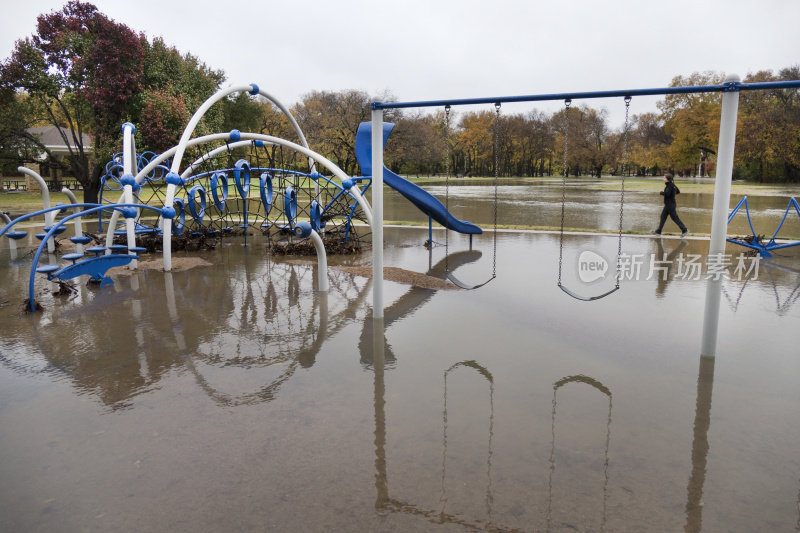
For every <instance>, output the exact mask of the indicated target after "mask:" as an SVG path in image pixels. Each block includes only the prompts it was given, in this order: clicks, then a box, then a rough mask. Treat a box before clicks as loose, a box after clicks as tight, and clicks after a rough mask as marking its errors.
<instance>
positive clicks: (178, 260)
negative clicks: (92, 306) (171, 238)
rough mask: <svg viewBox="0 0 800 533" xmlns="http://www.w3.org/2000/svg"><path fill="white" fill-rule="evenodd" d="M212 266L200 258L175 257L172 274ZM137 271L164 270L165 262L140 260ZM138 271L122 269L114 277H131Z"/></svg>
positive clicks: (160, 259) (115, 272)
mask: <svg viewBox="0 0 800 533" xmlns="http://www.w3.org/2000/svg"><path fill="white" fill-rule="evenodd" d="M207 266H212V265H211V263H209V262H208V261H206V260H205V259H202V258H200V257H173V258H172V272H184V271H186V270H190V269H192V268H197V267H207ZM137 270H164V260H163V259H162V258H160V257H159V258H158V259H145V260H139V265H138V267H137ZM134 272H136V270H129V269H128V268H120V269H117V270H116V271H114V276H129V275H131V274H132V273H134Z"/></svg>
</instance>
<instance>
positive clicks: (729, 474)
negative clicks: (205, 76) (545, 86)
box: [0, 195, 800, 532]
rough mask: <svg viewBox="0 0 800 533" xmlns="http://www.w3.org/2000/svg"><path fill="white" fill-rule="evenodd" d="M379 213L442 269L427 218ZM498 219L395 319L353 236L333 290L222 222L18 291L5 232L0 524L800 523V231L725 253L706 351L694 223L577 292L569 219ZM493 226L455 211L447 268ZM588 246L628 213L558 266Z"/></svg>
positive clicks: (627, 241)
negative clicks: (88, 273)
mask: <svg viewBox="0 0 800 533" xmlns="http://www.w3.org/2000/svg"><path fill="white" fill-rule="evenodd" d="M681 199H682V200H684V201H683V203H679V205H680V208H679V209H680V213H681V215H682V216H684V214H686V216H685V218H684V220H687V219H688V220H687V225H689V226H690V228H691V227H692V226H693V225H695V226H697V227H698V228H699V226H700V224H699V223H693V222H691V220H692V219H691V216H692V215H691V209H692V208H691V202H687V201H686V200H685V199H684V198H681ZM457 201H458V199H457ZM609 201H610V202H613V201H612V200H609ZM781 202H782V203H783V204H784V207H785V201H782V200H781ZM781 202H778V204H780V203H781ZM634 203H635V202H634ZM390 205H391V200H390V198H389V196H388V195H387V210H386V215H385V216H386V219H387V220H389V219H392V218H395V217H394V216H393V215H391V214H390V208H389V206H390ZM776 205H777V204H776ZM655 208H656V210H657V209H658V206H657V205H656V207H655ZM776 209H781V210H782V208H781V207H780V206H778V207H776ZM636 211H637V209H636V207H635V206H634V207H633V208H632V210H631V212H632V213H633V214H632V219H633V220H634V222H632V223H633V224H638V223H637V222H635V220H636ZM656 215H657V211H656ZM577 216H579V217H580V216H582V215H580V214H578V215H577ZM464 218H467V219H469V218H470V217H469V216H468V215H464ZM552 220H553V219H552V217H550V218H548V219H547V221H546V222H545V224H551V225H552ZM626 220H628V219H627V212H626ZM648 220H649V219H648ZM477 222H484V223H485V221H481V220H480V219H478V220H477ZM501 223H502V220H501ZM570 225H571V224H570ZM576 225H578V224H576ZM706 225H707V222H706ZM770 227H772V226H770ZM766 231H768V230H766V229H765V232H766ZM434 238H435V240H437V241H442V240H444V233H443V231H442V230H435V233H434ZM385 239H386V255H385V264H386V266H395V267H402V268H404V269H408V270H412V271H415V272H421V273H426V272H427V273H429V274H431V275H432V276H435V277H441V276H443V273H444V261H445V248H444V247H443V246H435V247H434V248H433V249H432V250H430V251H429V250H428V249H426V248H425V247H423V246H422V243H423V242H424V241H425V240H426V239H427V230H425V229H414V228H397V229H392V228H387V229H386V233H385ZM497 239H498V240H497V278H496V279H494V280H493V281H491V282H490V283H488V284H487V285H485V286H484V287H482V288H480V289H478V290H474V291H465V290H441V291H434V290H431V289H424V288H418V287H413V286H409V285H404V284H400V283H393V282H388V281H387V282H386V284H385V285H386V289H385V290H386V294H385V299H386V311H385V318H384V321H383V325H384V330H385V331H384V332H383V333H382V332H381V331H380V327H379V324H380V323H379V322H378V323H377V324H378V326H377V327H376V326H375V325H376V322H375V321H374V320H373V318H372V315H371V300H370V288H371V280H369V279H367V278H363V277H358V276H356V275H354V274H351V273H348V272H346V271H343V270H341V269H337V268H336V265H337V263H343V264H346V265H369V264H370V257H369V254H368V253H365V254H363V255H361V256H355V257H348V258H345V259H342V258H335V257H331V258H329V259H330V261H329V262H330V264H331V270H330V273H329V278H330V285H331V286H330V291H329V293H328V294H327V295H321V294H320V293H319V292H317V291H316V290H315V288H316V283H317V282H316V268H317V267H316V264H315V263H314V261H303V260H298V259H285V258H283V259H281V258H276V257H270V256H269V255H268V254H266V252H265V245H264V244H263V243H261V242H259V240H258V239H257V238H255V239H251V240H250V241H249V243H248V246H247V247H244V246H242V241H241V240H237V239H229V240H225V241H223V242H222V243H221V244H220V245H219V246H218V247H217V248H216V249H214V250H209V251H203V252H195V253H192V254H191V255H192V256H193V257H199V258H201V259H203V260H204V261H205V262H206V263H207V265H205V266H197V267H195V268H189V269H186V270H181V269H180V268H177V267H176V269H175V271H173V272H167V273H165V272H162V271H158V270H140V271H136V272H133V273H125V272H112V277H113V278H114V279H115V283H114V285H112V286H107V287H102V288H87V287H85V286H84V285H82V284H79V285H78V289H79V291H78V292H77V293H76V294H72V295H68V296H55V295H53V294H52V293H40V296H39V299H40V301H41V303H42V305H43V306H44V308H45V309H44V311H43V312H41V313H36V314H23V313H21V311H20V309H21V302H22V300H23V299H24V298H25V296H26V289H27V287H26V280H27V276H28V272H29V268H30V258H29V257H26V256H25V254H24V253H22V252H23V251H24V250H20V254H19V257H18V258H17V259H16V260H11V259H10V256H9V253H10V252H9V250H8V249H7V248H4V249H2V250H0V275H2V279H3V282H2V285H0V300H1V301H2V306H1V307H0V317H2V325H1V326H0V328H2V335H0V450H2V452H0V454H2V455H1V456H2V460H1V461H0V477H2V479H3V480H4V483H3V484H2V487H0V529H2V530H3V531H56V530H58V531H110V530H129V531H134V530H135V531H143V532H145V531H165V530H170V531H264V530H272V531H291V530H306V531H311V530H313V531H320V530H331V531H333V530H344V531H404V532H405V531H431V530H443V531H472V530H490V531H603V530H605V531H677V530H681V529H685V530H687V531H701V530H705V531H758V530H761V531H764V530H769V531H795V530H800V511H799V510H798V505H799V504H800V458H799V457H798V455H797V445H796V443H797V442H798V440H799V439H800V409H798V407H800V392H798V387H797V376H798V375H800V359H798V357H797V353H798V350H797V333H796V332H797V330H798V328H799V327H800V307H798V305H800V304H798V300H800V253H798V251H797V248H793V249H789V250H786V251H782V253H780V254H776V256H775V257H774V258H772V259H770V260H769V261H766V260H765V261H762V262H761V263H760V265H759V267H758V270H757V277H755V278H754V277H753V275H752V273H751V274H750V275H749V276H748V277H747V278H746V279H737V277H736V276H734V275H733V271H732V270H731V271H729V274H730V278H731V279H724V280H723V281H722V306H721V312H720V322H719V342H718V349H717V356H716V358H709V357H701V355H700V338H701V328H702V322H703V306H704V299H705V294H706V285H707V282H706V280H705V279H686V278H681V276H680V275H679V272H680V267H679V262H680V258H681V257H687V256H692V255H699V256H702V257H703V258H705V254H706V253H707V249H708V241H707V240H702V239H689V240H680V239H672V238H663V239H653V238H649V237H638V236H631V237H625V238H623V241H622V245H623V252H624V253H625V254H626V256H641V257H642V258H644V260H645V262H644V266H643V270H642V272H643V273H642V275H641V276H635V277H634V276H632V277H631V278H632V279H623V280H622V282H621V288H620V290H619V291H618V292H616V293H614V294H613V295H611V296H609V297H607V298H604V299H602V300H599V301H595V302H581V301H577V300H574V299H572V298H569V297H568V296H567V295H565V294H564V293H563V292H562V291H560V290H559V289H558V287H557V285H556V280H557V271H558V257H559V236H558V234H557V233H549V234H548V233H524V232H501V233H498V236H497ZM492 245H493V242H492V233H491V231H489V232H486V233H484V234H483V235H481V236H478V237H476V238H475V239H474V244H473V247H472V250H470V249H469V244H468V241H467V239H466V237H463V236H457V237H456V236H454V235H453V234H451V235H450V240H449V247H448V251H449V252H450V256H449V258H448V259H447V262H448V263H449V267H450V269H453V270H454V271H455V272H456V273H457V275H458V276H459V278H460V279H464V280H469V281H472V282H477V281H483V280H485V278H487V277H488V276H489V275H490V274H491V270H492V258H493V253H492ZM585 250H591V251H594V252H596V253H597V254H599V255H600V256H602V257H604V258H605V259H607V260H608V262H609V263H610V264H611V268H612V270H613V264H614V262H615V256H616V252H617V238H616V236H604V235H568V236H565V241H564V264H565V265H567V267H566V271H565V283H570V284H571V286H573V287H575V286H577V285H578V284H579V283H581V282H580V280H578V279H577V277H576V276H575V261H576V258H577V257H578V254H579V253H581V252H582V251H585ZM742 250H743V249H742ZM728 251H729V253H737V254H738V253H739V251H740V250H739V249H738V248H736V247H733V246H732V245H729V247H728ZM186 255H187V254H185V253H183V254H175V255H174V258H175V260H176V265H179V264H180V261H179V260H180V259H181V258H182V257H185V256H186ZM653 257H656V258H659V259H661V260H662V261H666V263H661V264H660V266H664V267H665V268H664V269H662V270H657V271H656V272H655V276H648V275H647V274H648V266H647V261H649V260H651V258H653ZM312 259H313V258H312ZM703 277H704V276H703ZM701 278H702V277H701ZM604 282H605V281H600V282H598V284H599V285H602V283H604ZM45 286H46V283H45V282H43V284H42V285H41V288H43V287H45ZM587 287H588V288H587V290H591V291H600V290H601V289H602V287H601V286H598V285H589V286H587ZM41 288H40V289H41Z"/></svg>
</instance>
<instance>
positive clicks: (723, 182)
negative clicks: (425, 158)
mask: <svg viewBox="0 0 800 533" xmlns="http://www.w3.org/2000/svg"><path fill="white" fill-rule="evenodd" d="M798 88H800V80H788V81H770V82H756V83H742V82H741V81H740V78H739V77H738V76H736V75H733V74H732V75H729V76H728V77H727V78H726V80H725V81H724V82H723V83H720V84H717V85H696V86H686V87H663V88H652V89H633V90H611V91H591V92H575V93H560V94H538V95H523V96H505V97H486V98H461V99H450V100H422V101H413V102H373V103H372V104H371V109H372V123H373V124H374V125H376V126H375V127H377V125H379V124H381V122H382V120H383V112H384V110H386V109H407V108H422V107H443V108H444V109H445V115H446V117H447V119H448V128H446V132H447V134H449V111H450V108H451V107H452V106H456V105H483V104H494V105H495V108H496V109H497V112H498V116H499V109H500V105H502V104H503V103H512V102H513V103H519V102H542V101H559V100H560V101H563V102H565V106H566V112H565V122H566V125H565V131H564V165H565V171H566V163H567V155H568V150H569V141H568V131H567V130H568V122H567V121H568V117H569V106H570V104H571V102H572V100H576V99H596V98H619V97H622V98H624V101H625V129H624V135H623V139H624V148H623V172H622V183H621V186H620V202H619V207H620V209H619V219H620V223H619V228H618V234H617V273H616V276H615V284H614V287H613V288H612V289H611V290H609V291H606V292H605V293H602V294H598V295H591V296H586V295H583V294H581V293H579V292H578V291H576V290H573V289H570V288H569V287H566V286H565V284H564V283H563V281H562V271H563V249H564V229H565V215H566V179H567V175H566V172H565V174H564V176H563V180H562V201H561V204H562V205H561V224H560V231H559V264H558V281H557V285H558V287H559V288H560V289H561V290H562V291H563V292H564V293H565V294H567V295H568V296H570V297H572V298H575V299H577V300H580V301H595V300H600V299H603V298H605V297H606V296H609V295H610V294H613V293H614V292H616V291H618V290H619V287H620V285H619V282H620V277H619V264H620V260H621V257H622V221H623V216H624V209H625V181H624V179H625V171H626V169H625V168H624V167H625V166H626V165H627V141H628V133H629V128H630V124H629V118H628V112H629V106H630V101H631V99H632V98H633V97H635V96H660V95H675V94H694V93H723V94H724V93H732V94H736V95H737V97H736V98H735V99H728V100H727V101H728V103H727V104H726V103H725V102H726V99H725V98H723V106H722V115H721V121H720V122H721V124H720V138H719V147H718V150H717V152H718V153H719V157H718V166H717V180H716V184H715V190H714V196H715V203H714V211H713V215H712V228H711V242H710V245H709V253H710V254H715V253H721V252H722V251H724V244H725V240H726V235H725V229H726V228H725V223H724V222H723V221H724V220H726V219H727V209H728V205H729V199H730V181H731V176H732V172H733V148H734V144H735V133H736V113H737V110H738V93H739V92H741V91H764V90H782V89H798ZM495 124H497V121H496V122H495ZM373 135H374V133H373ZM496 139H497V128H496V127H495V142H496ZM447 146H448V150H449V139H448V143H447ZM497 157H498V154H497V149H496V148H495V169H494V170H495V210H497V192H496V190H497V189H496V186H497V172H498V165H497ZM371 161H372V165H373V168H375V169H376V170H377V171H376V172H375V173H374V175H373V176H372V179H373V182H374V184H375V187H374V189H373V190H374V191H375V193H377V194H374V195H373V204H372V208H373V214H374V216H375V218H376V220H382V217H383V193H382V187H383V175H382V172H381V171H380V169H381V168H382V167H383V164H382V162H383V147H382V145H381V146H380V147H378V146H377V143H373V144H372V158H371ZM447 174H448V176H447V177H448V181H447V192H446V195H447V196H446V202H447V204H449V199H450V198H449V196H450V191H449V152H448V172H447ZM494 226H495V240H494V242H495V253H494V265H493V268H492V275H491V276H490V278H489V279H488V280H487V281H484V282H482V283H478V284H475V285H470V284H466V283H463V282H461V281H460V280H458V278H455V276H452V275H450V273H448V276H447V277H448V279H450V280H451V281H452V282H453V283H454V284H456V285H458V286H459V287H463V288H466V289H476V288H479V287H482V286H484V285H486V284H487V283H488V282H489V281H491V280H492V279H495V278H496V277H497V270H496V233H497V216H496V211H495V218H494ZM445 235H446V237H445V239H446V242H445V245H446V247H447V245H448V244H449V243H448V242H447V238H448V237H447V234H445ZM373 244H374V245H373V280H374V282H375V285H374V287H375V292H374V294H373V307H374V312H375V314H374V317H375V318H382V317H383V289H382V286H381V284H382V281H383V276H382V274H383V256H382V253H381V252H380V250H381V248H382V246H383V228H382V227H380V225H377V226H376V228H374V229H373ZM770 246H771V244H770ZM446 251H448V250H446Z"/></svg>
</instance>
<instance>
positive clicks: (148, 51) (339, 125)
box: [0, 0, 800, 201]
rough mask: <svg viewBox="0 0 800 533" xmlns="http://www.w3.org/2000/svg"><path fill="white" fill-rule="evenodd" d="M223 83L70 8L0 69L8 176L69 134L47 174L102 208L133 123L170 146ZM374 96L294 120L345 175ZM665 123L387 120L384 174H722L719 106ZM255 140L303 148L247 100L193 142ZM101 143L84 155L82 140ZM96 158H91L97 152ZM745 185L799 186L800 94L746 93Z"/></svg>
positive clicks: (400, 116)
mask: <svg viewBox="0 0 800 533" xmlns="http://www.w3.org/2000/svg"><path fill="white" fill-rule="evenodd" d="M723 79H724V75H723V74H721V73H716V72H704V73H694V74H692V75H690V76H687V77H683V76H677V77H675V78H674V79H673V80H672V82H671V86H686V85H708V84H714V83H720V82H721V81H722V80H723ZM790 79H800V66H793V67H788V68H784V69H782V70H780V71H779V72H778V73H773V72H772V71H759V72H756V73H754V74H750V75H748V76H747V77H746V78H745V80H744V81H746V82H757V81H772V80H790ZM224 81H225V74H224V72H223V71H222V70H214V69H212V68H209V67H208V66H207V65H205V64H204V63H203V62H202V61H201V60H200V59H199V58H197V57H195V56H192V55H191V54H188V53H181V52H179V51H178V50H177V49H175V48H174V47H170V46H168V45H166V44H165V43H164V41H163V40H162V39H160V38H154V39H152V40H149V39H148V38H147V37H146V36H145V35H144V34H143V33H141V32H140V33H137V32H135V31H134V30H132V29H131V28H129V27H128V26H126V25H125V24H122V23H119V22H116V21H114V20H112V19H110V18H109V17H107V16H106V15H104V14H103V13H101V12H100V11H98V9H97V8H96V7H95V6H94V5H92V4H89V3H85V2H80V1H77V0H72V1H70V2H68V3H67V4H66V5H65V6H64V7H63V8H62V9H61V10H60V11H54V12H51V13H49V14H42V15H40V16H39V17H38V18H37V26H36V32H35V33H34V34H33V35H32V36H30V37H28V38H25V39H22V40H20V41H17V43H16V45H15V47H14V50H13V51H12V54H11V56H10V57H9V58H7V59H5V60H4V61H3V62H2V64H0V171H1V172H2V173H4V174H10V173H14V172H15V170H14V169H15V168H16V166H18V165H19V164H21V163H24V162H29V161H33V160H36V159H38V158H39V155H40V154H41V153H42V152H47V150H46V147H45V146H44V145H43V144H42V142H41V141H40V139H38V138H36V136H34V135H31V134H30V133H28V129H29V128H32V127H35V126H43V125H56V126H59V127H60V128H61V129H60V132H61V135H62V137H63V140H64V141H65V144H66V145H68V146H70V155H69V156H68V157H67V158H65V159H64V160H61V161H59V160H58V159H57V158H55V157H52V154H48V155H49V156H50V157H48V158H47V164H49V165H51V166H52V167H57V168H62V169H63V170H65V171H67V172H69V173H71V174H72V175H74V176H75V177H76V178H77V179H78V180H79V181H80V182H81V184H82V185H83V187H84V198H85V200H86V201H96V199H97V193H98V189H99V178H100V176H101V174H102V172H103V169H104V167H105V163H106V162H107V161H108V160H109V159H110V158H111V156H112V155H113V154H114V153H116V152H118V151H120V149H121V148H120V145H121V129H120V128H121V125H122V123H124V122H126V121H127V122H132V123H134V124H135V125H136V126H137V131H136V143H137V147H138V149H139V151H140V152H141V151H143V150H151V151H154V152H156V153H158V152H162V151H164V150H166V149H167V148H169V147H171V146H174V145H175V144H176V143H177V141H178V139H179V137H180V135H181V132H182V131H183V128H184V127H185V125H186V124H187V123H188V121H189V118H190V117H191V114H192V113H193V112H194V110H195V109H197V108H198V107H199V106H200V104H201V103H202V102H203V101H204V100H206V99H207V98H208V97H209V96H211V95H212V94H214V93H215V92H216V91H217V90H219V88H220V87H221V86H222V84H223V83H224ZM373 100H380V101H392V100H394V98H393V97H392V95H390V94H381V95H369V94H367V93H366V92H363V91H358V90H344V91H334V92H332V91H312V92H310V93H308V94H306V95H304V96H303V97H302V98H301V99H300V101H299V102H297V103H295V104H294V105H293V106H291V108H290V110H291V112H292V114H293V115H294V117H295V119H296V120H297V122H298V123H299V124H300V127H301V128H302V129H303V131H304V133H305V135H306V137H307V138H308V140H309V143H310V145H311V148H312V149H313V150H315V151H317V152H319V153H321V154H322V155H324V156H325V157H327V158H329V159H330V160H331V161H333V162H334V163H336V164H337V165H339V166H340V167H341V168H342V169H343V170H344V171H345V172H347V173H348V174H351V175H354V174H357V173H358V172H359V169H358V165H357V161H356V157H355V147H354V145H355V133H356V130H357V128H358V124H359V123H360V122H363V121H366V120H369V119H370V108H369V104H370V102H371V101H373ZM658 109H659V112H658V113H642V114H638V115H633V116H632V117H631V118H630V120H629V127H628V129H627V134H626V132H625V131H623V128H617V129H615V128H612V127H611V126H610V125H609V121H608V115H607V112H606V111H605V110H604V109H601V110H597V109H594V108H592V107H589V106H587V105H585V104H580V105H573V106H572V107H571V108H569V109H562V110H560V111H558V112H555V113H546V112H543V111H539V110H532V111H529V112H527V113H518V114H506V113H496V112H495V110H494V109H490V110H483V111H468V112H461V111H456V110H453V111H451V112H450V113H449V116H446V114H445V112H444V110H436V111H433V112H424V111H420V110H417V111H407V110H405V111H400V110H389V111H387V112H386V117H385V120H387V121H391V122H394V123H396V125H397V126H396V128H395V132H394V133H393V135H392V140H391V142H390V143H389V144H388V146H387V149H386V152H385V160H386V164H387V166H389V167H390V168H391V169H392V170H394V171H395V172H398V173H402V174H407V175H443V174H445V173H446V172H448V171H449V172H450V173H451V174H453V175H458V176H466V177H469V176H490V175H493V174H494V172H495V167H497V168H496V171H497V174H498V175H499V176H504V177H505V176H520V177H527V176H548V175H560V174H562V173H563V172H567V173H569V174H570V175H575V176H578V175H592V176H597V177H601V176H603V175H608V174H611V175H619V174H621V173H622V172H623V166H624V172H625V173H626V174H628V175H642V176H643V175H652V176H655V175H659V174H661V173H663V172H664V171H667V170H669V171H672V172H675V173H677V174H678V175H697V174H702V175H713V171H714V156H715V154H714V150H715V149H716V143H717V137H718V132H719V117H720V109H721V96H720V95H719V94H716V93H703V94H681V95H668V96H666V97H665V98H664V99H663V100H662V101H661V102H659V103H658ZM231 129H239V130H241V131H253V132H259V133H265V134H269V135H274V136H278V137H284V138H288V139H294V138H295V134H294V132H293V130H292V129H291V127H290V125H289V122H288V120H286V118H285V117H283V116H282V115H281V113H280V112H279V111H278V110H277V109H276V108H275V107H274V106H272V104H270V103H269V102H266V101H264V100H263V99H262V98H260V97H252V96H250V95H248V94H239V95H236V96H232V97H230V98H228V99H226V100H224V101H223V102H222V104H221V105H216V106H213V107H212V108H211V110H210V112H209V113H208V114H206V116H205V117H204V118H203V120H202V121H201V122H200V124H199V126H198V128H197V131H196V134H197V135H202V134H205V133H210V132H219V131H229V130H231ZM85 133H90V134H91V135H92V139H93V141H92V146H91V147H90V146H88V144H87V141H86V140H85V139H84V137H83V135H82V134H85ZM92 153H93V155H92ZM735 158H736V159H735V170H734V173H735V177H737V178H744V179H749V180H754V181H760V182H767V181H777V182H798V181H800V91H798V90H788V89H784V90H772V91H749V92H743V93H742V94H741V95H740V105H739V123H738V131H737V145H736V152H735Z"/></svg>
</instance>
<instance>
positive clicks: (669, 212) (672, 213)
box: [656, 205, 686, 233]
mask: <svg viewBox="0 0 800 533" xmlns="http://www.w3.org/2000/svg"><path fill="white" fill-rule="evenodd" d="M667 217H669V218H671V219H672V221H673V222H675V223H676V224H677V225H678V227H679V228H681V232H684V233H685V232H686V226H684V225H683V222H681V219H680V218H678V208H677V206H674V205H665V206H664V209H663V210H662V211H661V223H660V224H659V225H658V229H657V230H656V232H657V233H661V230H662V229H664V223H665V222H666V221H667Z"/></svg>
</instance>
